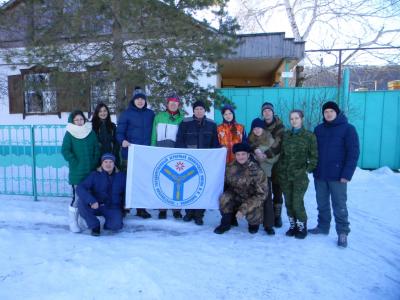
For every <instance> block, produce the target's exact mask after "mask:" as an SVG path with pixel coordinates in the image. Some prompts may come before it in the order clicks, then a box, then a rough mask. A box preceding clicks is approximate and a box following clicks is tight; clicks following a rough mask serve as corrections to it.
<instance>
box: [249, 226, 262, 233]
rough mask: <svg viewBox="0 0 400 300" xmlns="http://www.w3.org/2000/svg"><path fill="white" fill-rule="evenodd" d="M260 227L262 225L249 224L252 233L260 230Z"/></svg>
mask: <svg viewBox="0 0 400 300" xmlns="http://www.w3.org/2000/svg"><path fill="white" fill-rule="evenodd" d="M259 227H260V225H258V224H257V225H250V224H249V232H250V233H251V234H255V233H257V232H258V228H259Z"/></svg>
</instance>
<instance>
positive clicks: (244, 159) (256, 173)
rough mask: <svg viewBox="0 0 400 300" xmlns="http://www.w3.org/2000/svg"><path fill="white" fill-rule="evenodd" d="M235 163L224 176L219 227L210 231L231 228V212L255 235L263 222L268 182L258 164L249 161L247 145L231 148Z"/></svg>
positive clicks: (239, 144) (237, 145) (216, 231)
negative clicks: (247, 225)
mask: <svg viewBox="0 0 400 300" xmlns="http://www.w3.org/2000/svg"><path fill="white" fill-rule="evenodd" d="M232 151H233V153H234V154H235V161H234V162H232V163H231V164H230V165H228V167H227V169H226V173H225V187H224V193H223V194H222V196H221V198H220V200H219V207H220V211H221V215H222V219H221V224H220V225H219V226H218V227H217V228H215V230H214V232H215V233H217V234H222V233H224V232H226V231H228V230H229V229H230V228H231V220H232V217H233V213H234V212H237V213H236V217H237V218H243V217H245V218H246V220H247V222H248V223H249V232H250V233H256V232H257V231H258V228H259V225H260V224H262V222H263V204H264V201H265V198H266V195H267V193H268V181H267V177H266V176H265V173H264V171H263V170H262V169H261V168H260V167H259V166H258V164H257V163H256V162H254V161H252V160H250V151H251V149H250V146H249V145H247V144H245V143H238V144H235V145H233V148H232Z"/></svg>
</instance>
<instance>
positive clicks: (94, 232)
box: [90, 226, 100, 236]
mask: <svg viewBox="0 0 400 300" xmlns="http://www.w3.org/2000/svg"><path fill="white" fill-rule="evenodd" d="M90 234H91V235H93V236H99V235H100V226H97V227H95V228H93V229H92V232H91V233H90Z"/></svg>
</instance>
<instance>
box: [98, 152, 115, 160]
mask: <svg viewBox="0 0 400 300" xmlns="http://www.w3.org/2000/svg"><path fill="white" fill-rule="evenodd" d="M106 159H109V160H112V161H113V162H115V156H114V155H113V154H111V153H104V154H103V155H102V156H101V162H103V161H105V160H106Z"/></svg>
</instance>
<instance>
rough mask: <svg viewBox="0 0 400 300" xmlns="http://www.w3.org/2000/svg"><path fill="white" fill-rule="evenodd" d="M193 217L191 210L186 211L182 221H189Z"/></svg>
mask: <svg viewBox="0 0 400 300" xmlns="http://www.w3.org/2000/svg"><path fill="white" fill-rule="evenodd" d="M193 219H194V217H193V212H191V211H187V212H186V215H185V216H184V217H183V221H184V222H190V221H192V220H193Z"/></svg>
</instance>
